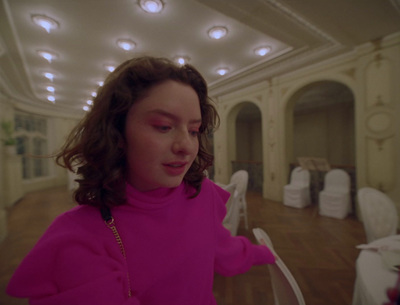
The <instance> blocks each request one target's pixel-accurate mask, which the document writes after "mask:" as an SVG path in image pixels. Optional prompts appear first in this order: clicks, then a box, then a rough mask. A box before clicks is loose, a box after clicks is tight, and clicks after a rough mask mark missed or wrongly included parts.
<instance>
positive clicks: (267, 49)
mask: <svg viewBox="0 0 400 305" xmlns="http://www.w3.org/2000/svg"><path fill="white" fill-rule="evenodd" d="M269 52H271V47H269V46H262V47H258V48H255V49H254V53H256V54H257V55H259V56H265V55H267V54H268V53H269Z"/></svg>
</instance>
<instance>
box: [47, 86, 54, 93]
mask: <svg viewBox="0 0 400 305" xmlns="http://www.w3.org/2000/svg"><path fill="white" fill-rule="evenodd" d="M46 90H47V91H48V92H52V93H54V91H55V89H54V87H53V86H47V87H46Z"/></svg>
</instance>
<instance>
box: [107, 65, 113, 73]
mask: <svg viewBox="0 0 400 305" xmlns="http://www.w3.org/2000/svg"><path fill="white" fill-rule="evenodd" d="M104 67H105V68H106V70H107V71H108V72H113V71H114V70H115V66H114V65H104Z"/></svg>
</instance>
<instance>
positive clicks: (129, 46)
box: [117, 39, 136, 51]
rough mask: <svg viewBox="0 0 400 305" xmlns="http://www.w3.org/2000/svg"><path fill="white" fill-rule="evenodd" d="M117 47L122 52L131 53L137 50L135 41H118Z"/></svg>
mask: <svg viewBox="0 0 400 305" xmlns="http://www.w3.org/2000/svg"><path fill="white" fill-rule="evenodd" d="M117 45H118V47H120V48H121V49H122V50H125V51H130V50H133V49H134V48H135V46H136V43H135V42H134V41H133V40H130V39H118V40H117Z"/></svg>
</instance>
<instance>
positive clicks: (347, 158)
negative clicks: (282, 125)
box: [285, 80, 356, 201]
mask: <svg viewBox="0 0 400 305" xmlns="http://www.w3.org/2000/svg"><path fill="white" fill-rule="evenodd" d="M354 104H355V102H354V95H353V93H352V91H351V90H350V89H349V88H348V87H347V86H346V85H344V84H342V83H340V82H337V81H328V80H324V81H317V82H313V83H310V84H307V85H305V86H304V87H302V88H300V89H299V90H297V91H296V92H295V93H294V94H293V95H292V96H291V98H290V99H289V102H288V104H287V111H286V117H285V122H286V130H287V134H286V136H287V137H286V146H287V162H288V164H287V166H288V170H289V172H290V170H291V169H292V168H293V166H294V165H296V164H298V158H299V157H315V158H324V159H326V160H327V161H328V163H329V164H330V166H331V167H333V168H343V169H345V170H346V171H348V172H349V174H350V175H351V176H352V178H353V187H355V185H354V177H355V159H356V157H355V151H356V150H355V146H356V145H355V143H356V141H355V120H354V118H355V106H354ZM318 180H319V181H317V182H316V183H317V185H314V188H315V191H314V192H315V194H314V199H315V201H316V198H317V194H316V192H318V191H319V190H320V188H321V187H322V186H323V173H319V178H318Z"/></svg>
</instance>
